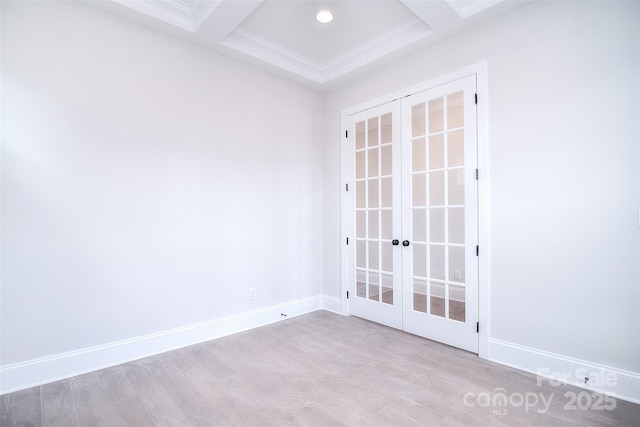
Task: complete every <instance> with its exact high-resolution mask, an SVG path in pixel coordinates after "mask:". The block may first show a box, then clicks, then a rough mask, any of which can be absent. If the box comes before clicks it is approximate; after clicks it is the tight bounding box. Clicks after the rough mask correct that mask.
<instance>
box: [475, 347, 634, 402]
mask: <svg viewBox="0 0 640 427" xmlns="http://www.w3.org/2000/svg"><path fill="white" fill-rule="evenodd" d="M488 354H489V357H488V359H489V360H491V361H492V362H496V363H500V364H502V365H506V366H510V367H512V368H516V369H520V370H522V371H526V372H530V373H532V374H535V375H538V376H539V377H543V378H547V379H553V380H556V381H560V382H562V383H566V384H571V385H574V386H576V387H580V388H584V389H586V390H590V391H595V392H597V393H603V394H606V395H609V396H613V397H616V398H619V399H622V400H626V401H629V402H633V403H640V373H637V372H631V371H625V370H622V369H616V368H612V367H609V366H604V365H598V364H595V363H591V362H587V361H585V360H580V359H574V358H571V357H567V356H562V355H560V354H555V353H550V352H547V351H542V350H538V349H535V348H531V347H526V346H522V345H519V344H514V343H511V342H507V341H502V340H499V339H494V338H490V339H489V352H488ZM585 377H588V378H589V381H588V382H587V383H586V384H585V382H584V379H585Z"/></svg>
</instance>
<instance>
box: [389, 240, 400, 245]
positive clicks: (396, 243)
mask: <svg viewBox="0 0 640 427" xmlns="http://www.w3.org/2000/svg"><path fill="white" fill-rule="evenodd" d="M391 244H392V245H393V246H398V245H399V244H400V240H398V239H393V241H391Z"/></svg>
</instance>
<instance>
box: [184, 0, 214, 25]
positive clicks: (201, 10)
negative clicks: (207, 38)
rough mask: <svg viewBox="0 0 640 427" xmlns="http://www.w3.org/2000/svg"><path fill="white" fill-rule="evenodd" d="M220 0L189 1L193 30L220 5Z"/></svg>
mask: <svg viewBox="0 0 640 427" xmlns="http://www.w3.org/2000/svg"><path fill="white" fill-rule="evenodd" d="M220 3H222V0H196V1H194V2H192V3H191V19H192V20H193V29H194V31H195V30H197V29H198V28H200V25H202V23H203V22H204V21H206V20H207V18H208V17H209V16H211V14H212V13H213V11H214V10H216V9H217V8H218V6H220Z"/></svg>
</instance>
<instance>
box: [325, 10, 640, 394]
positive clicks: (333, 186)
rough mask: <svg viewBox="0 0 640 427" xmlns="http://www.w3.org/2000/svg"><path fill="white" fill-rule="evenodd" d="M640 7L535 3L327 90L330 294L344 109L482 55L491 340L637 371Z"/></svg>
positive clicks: (336, 265)
mask: <svg viewBox="0 0 640 427" xmlns="http://www.w3.org/2000/svg"><path fill="white" fill-rule="evenodd" d="M639 7H640V3H638V2H540V3H536V4H532V5H528V6H525V7H523V8H521V9H519V10H517V11H515V12H514V13H512V14H509V15H505V16H503V17H500V18H497V19H495V20H493V21H491V22H489V23H487V24H485V25H483V26H482V27H479V28H476V29H473V30H470V31H468V32H466V33H464V34H462V35H460V36H458V37H456V38H454V39H451V40H448V41H445V42H443V43H440V44H438V45H436V46H434V47H432V48H430V49H427V50H424V51H422V52H419V53H417V54H414V55H412V56H410V57H408V58H406V59H404V60H401V61H398V62H396V63H395V64H394V65H391V66H388V67H386V68H384V69H382V70H379V71H378V72H376V73H374V74H372V75H370V76H368V77H367V78H365V79H361V80H360V81H358V82H355V83H351V84H348V85H345V86H344V87H340V88H337V89H335V90H332V91H331V92H330V93H328V94H327V95H326V97H325V110H324V111H325V129H324V130H325V157H324V210H325V218H324V244H325V246H324V286H325V292H326V293H328V294H331V295H335V296H337V295H339V292H340V245H341V243H342V240H341V238H340V191H341V188H342V186H341V183H340V135H341V134H342V132H343V130H342V129H340V113H341V110H342V109H345V108H348V107H351V106H353V105H357V104H360V103H363V102H365V101H367V100H369V99H373V98H376V97H379V96H383V95H385V94H387V93H389V92H393V91H396V90H399V89H401V88H403V87H408V86H411V85H414V84H417V83H420V82H422V81H426V80H428V79H430V78H433V77H436V76H439V75H442V74H445V73H447V72H450V71H453V70H456V69H459V68H462V67H464V66H467V65H470V64H474V63H477V62H479V61H485V60H486V61H487V67H488V96H489V111H488V115H489V121H488V125H489V147H488V148H489V163H490V166H489V170H488V171H481V173H482V174H483V176H484V177H485V178H486V177H489V179H490V182H489V190H490V196H489V201H488V202H489V206H490V212H489V226H490V247H488V248H482V250H483V254H485V256H490V268H489V271H488V272H486V271H485V272H483V273H484V274H488V275H489V288H490V289H489V290H490V325H485V327H487V326H488V327H490V336H489V338H490V339H495V340H501V341H504V342H507V343H513V344H515V345H519V346H524V347H527V348H531V349H535V350H536V351H542V352H550V353H552V354H555V355H559V356H562V357H569V358H576V359H579V360H581V361H588V362H591V363H593V364H596V365H599V366H600V365H602V366H610V367H614V368H617V369H621V370H628V371H632V372H635V373H638V372H640V315H639V313H640V262H639V260H640V230H639V228H638V208H639V207H640V198H639V197H638V196H639V194H640V167H639V163H638V159H639V158H640V157H639V155H640V152H639V147H640V143H639V141H640V134H639V127H638V117H639V114H640V105H639V100H640V97H639V96H638V94H639V93H640V92H639V89H640V88H639V80H640V79H639V76H640V43H639V40H640V37H639V34H638V33H639V25H640V24H639V23H640V19H639V16H640V9H639ZM538 367H539V368H545V366H538ZM638 378H640V376H639V377H638ZM636 394H637V390H636Z"/></svg>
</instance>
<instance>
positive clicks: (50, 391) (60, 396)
mask: <svg viewBox="0 0 640 427" xmlns="http://www.w3.org/2000/svg"><path fill="white" fill-rule="evenodd" d="M41 390H42V425H44V426H61V427H63V426H79V425H80V422H79V420H78V412H77V411H76V404H75V400H74V398H73V392H72V390H71V382H70V381H69V380H68V379H66V380H62V381H57V382H54V383H50V384H45V385H43V386H42V387H41Z"/></svg>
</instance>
